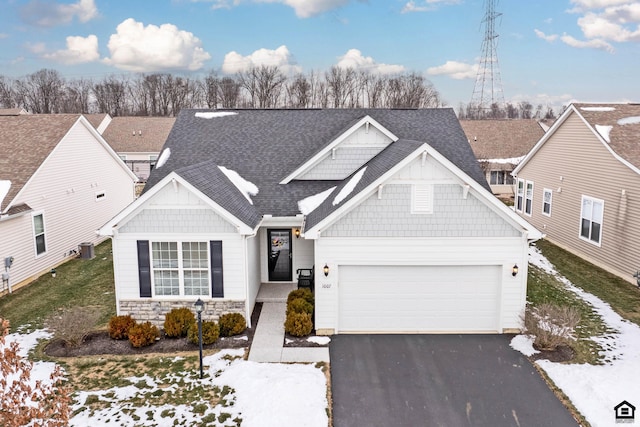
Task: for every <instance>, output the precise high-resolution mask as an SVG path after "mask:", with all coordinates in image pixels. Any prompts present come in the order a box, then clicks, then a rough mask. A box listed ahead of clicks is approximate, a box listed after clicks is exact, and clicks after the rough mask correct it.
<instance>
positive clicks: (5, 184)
mask: <svg viewBox="0 0 640 427" xmlns="http://www.w3.org/2000/svg"><path fill="white" fill-rule="evenodd" d="M10 188H11V181H9V180H4V179H0V205H2V201H3V200H4V198H5V196H6V195H7V193H8V192H9V189H10Z"/></svg>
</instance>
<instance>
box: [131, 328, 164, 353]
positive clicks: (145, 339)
mask: <svg viewBox="0 0 640 427" xmlns="http://www.w3.org/2000/svg"><path fill="white" fill-rule="evenodd" d="M158 338H160V331H159V330H158V327H157V326H156V325H154V324H152V323H151V322H144V323H138V324H136V325H134V326H132V327H131V329H129V342H130V343H131V345H132V346H134V347H136V348H139V347H146V346H149V345H151V344H153V343H154V342H155V341H156V339H158Z"/></svg>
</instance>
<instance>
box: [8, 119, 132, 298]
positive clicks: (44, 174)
mask: <svg viewBox="0 0 640 427" xmlns="http://www.w3.org/2000/svg"><path fill="white" fill-rule="evenodd" d="M0 152H2V155H1V156H0V236H2V237H1V238H0V263H1V264H0V274H1V277H2V280H1V282H0V292H1V293H4V292H6V291H8V290H13V289H16V288H17V287H20V286H22V285H24V284H27V283H29V282H30V281H32V280H34V279H35V278H37V277H38V276H40V275H42V274H44V273H47V272H49V271H50V270H51V269H52V268H54V267H56V266H57V265H59V264H61V263H63V262H64V261H66V260H67V259H69V258H70V257H73V256H75V255H77V254H78V250H79V246H81V245H82V246H83V247H85V248H90V244H95V243H97V242H99V241H101V240H103V238H102V237H99V236H98V235H97V234H96V230H97V229H98V228H99V227H100V226H102V224H104V223H105V222H106V221H107V220H108V219H109V218H111V217H113V215H115V214H116V213H118V212H119V211H120V210H122V209H123V208H124V207H125V206H127V205H128V204H129V203H131V202H132V201H133V199H134V183H135V181H136V177H135V175H134V174H133V173H132V172H131V171H130V170H128V169H127V168H126V166H125V165H124V164H123V163H122V162H121V161H120V159H119V158H118V156H117V154H116V153H115V152H114V151H113V150H112V149H111V147H109V145H108V144H107V143H106V141H105V140H104V139H103V138H102V137H101V136H100V134H99V133H98V132H97V131H96V129H95V128H94V127H93V126H92V125H91V124H90V123H89V122H88V121H87V119H86V118H85V117H84V116H82V115H80V114H20V113H17V114H16V115H0ZM83 244H86V245H83ZM86 252H87V251H86ZM60 280H64V279H63V278H61V279H60Z"/></svg>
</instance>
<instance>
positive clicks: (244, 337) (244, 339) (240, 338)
mask: <svg viewBox="0 0 640 427" xmlns="http://www.w3.org/2000/svg"><path fill="white" fill-rule="evenodd" d="M233 339H234V340H236V341H249V337H248V336H246V335H243V336H241V337H233Z"/></svg>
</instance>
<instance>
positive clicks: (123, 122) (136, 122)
mask: <svg viewBox="0 0 640 427" xmlns="http://www.w3.org/2000/svg"><path fill="white" fill-rule="evenodd" d="M175 120H176V119H175V118H174V117H114V118H112V119H111V120H110V122H109V124H108V126H107V127H106V129H105V131H104V132H103V133H102V136H103V137H104V139H105V140H106V141H107V142H108V143H109V145H111V147H112V148H113V149H114V150H115V151H116V153H118V155H119V156H120V158H121V159H122V160H123V161H124V162H125V163H126V165H127V167H129V169H131V170H132V171H133V172H134V173H135V174H136V176H137V177H138V179H139V180H140V181H143V182H145V181H146V180H147V178H149V174H150V173H151V170H152V169H153V167H154V165H155V163H156V160H157V159H158V154H159V153H160V150H161V149H162V146H163V145H164V142H165V141H166V140H167V137H168V136H169V132H170V131H171V128H172V127H173V123H174V122H175Z"/></svg>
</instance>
